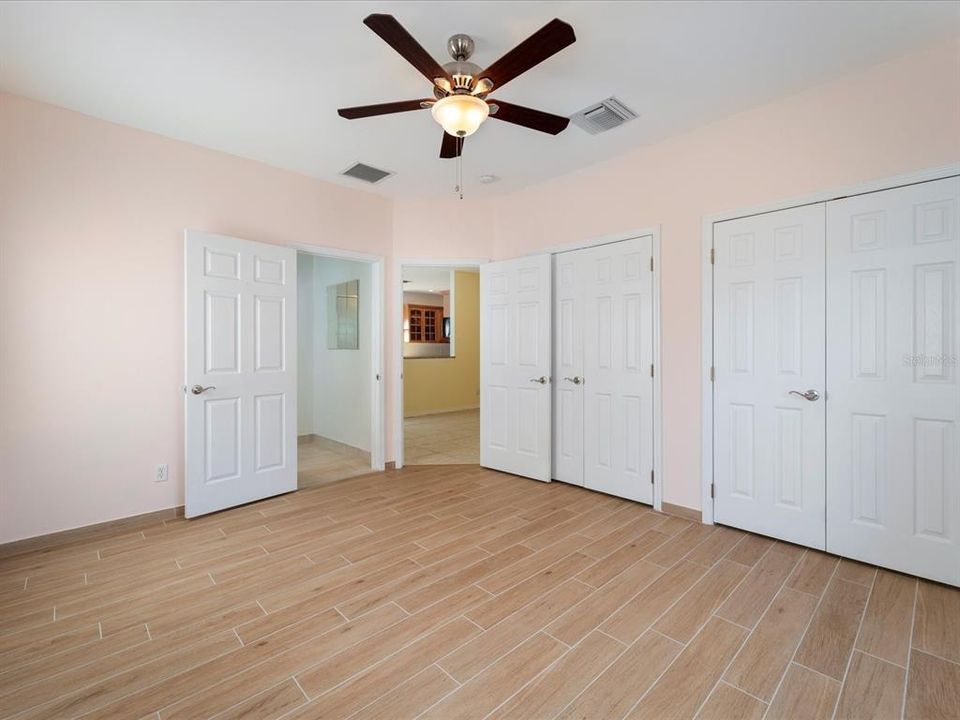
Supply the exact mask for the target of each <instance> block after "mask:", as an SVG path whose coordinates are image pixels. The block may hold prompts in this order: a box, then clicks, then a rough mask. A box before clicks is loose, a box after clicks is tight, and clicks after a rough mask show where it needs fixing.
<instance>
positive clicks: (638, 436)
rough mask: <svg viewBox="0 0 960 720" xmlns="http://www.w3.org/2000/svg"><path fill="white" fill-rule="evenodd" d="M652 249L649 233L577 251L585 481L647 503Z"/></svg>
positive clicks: (650, 434)
mask: <svg viewBox="0 0 960 720" xmlns="http://www.w3.org/2000/svg"><path fill="white" fill-rule="evenodd" d="M652 253H653V238H652V237H650V236H646V237H641V238H634V239H632V240H624V241H622V242H617V243H611V244H609V245H599V246H597V247H593V248H587V249H584V250H579V251H577V252H576V253H575V254H576V256H577V257H576V263H577V266H578V267H577V279H576V282H577V286H578V288H579V292H580V297H581V304H582V307H583V310H582V314H581V316H580V318H581V322H582V336H583V384H582V385H581V386H580V387H579V389H580V391H581V392H582V394H583V405H584V413H583V455H584V475H583V485H584V487H587V488H590V489H591V490H598V491H600V492H604V493H609V494H611V495H617V496H619V497H623V498H628V499H630V500H637V501H640V502H644V503H653V484H652V476H651V471H652V470H653V377H652V374H651V368H652V366H653V273H652V271H651V270H650V258H651V257H652ZM571 254H574V253H571Z"/></svg>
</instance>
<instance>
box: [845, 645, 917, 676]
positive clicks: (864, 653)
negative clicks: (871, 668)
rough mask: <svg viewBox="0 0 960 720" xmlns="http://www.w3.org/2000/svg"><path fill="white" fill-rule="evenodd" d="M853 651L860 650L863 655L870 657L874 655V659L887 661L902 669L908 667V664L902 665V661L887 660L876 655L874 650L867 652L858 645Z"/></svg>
mask: <svg viewBox="0 0 960 720" xmlns="http://www.w3.org/2000/svg"><path fill="white" fill-rule="evenodd" d="M853 651H854V652H858V653H860V654H861V655H866V656H868V657H872V658H873V659H874V660H879V661H880V662H883V663H886V664H887V665H892V666H893V667H897V668H900V669H901V670H906V669H907V666H906V665H901V664H900V663H895V662H893V661H892V660H887V659H886V658H882V657H880V656H879V655H874V654H873V653H872V652H867V651H866V650H861V649H860V648H858V647H856V646H854V648H853Z"/></svg>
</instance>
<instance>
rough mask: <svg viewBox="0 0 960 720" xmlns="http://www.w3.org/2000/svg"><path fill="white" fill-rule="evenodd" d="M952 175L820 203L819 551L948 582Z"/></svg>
mask: <svg viewBox="0 0 960 720" xmlns="http://www.w3.org/2000/svg"><path fill="white" fill-rule="evenodd" d="M958 205H960V178H956V177H954V178H948V179H946V180H938V181H935V182H927V183H920V184H917V185H909V186H906V187H902V188H896V189H893V190H886V191H883V192H876V193H869V194H866V195H859V196H855V197H850V198H846V199H843V200H837V201H834V202H830V203H828V205H827V237H828V251H827V270H826V272H827V300H828V307H829V313H828V315H827V368H828V370H827V389H828V392H829V401H828V403H827V407H828V411H827V427H828V428H829V435H828V438H829V439H828V442H827V463H828V464H827V549H828V550H830V551H831V552H835V553H837V554H840V555H844V556H847V557H853V558H857V559H859V560H864V561H867V562H870V563H876V564H879V565H884V566H886V567H891V568H894V569H897V570H903V571H906V572H910V573H913V574H915V575H920V576H922V577H927V578H932V579H934V580H940V581H943V582H948V583H952V584H954V585H957V584H960V464H958V455H960V434H958V425H960V377H958V376H960V367H958V360H960V358H958V352H960V349H958V334H960V287H958V280H960V277H958V267H960V228H958Z"/></svg>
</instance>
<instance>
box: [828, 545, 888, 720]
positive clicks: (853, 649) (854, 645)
mask: <svg viewBox="0 0 960 720" xmlns="http://www.w3.org/2000/svg"><path fill="white" fill-rule="evenodd" d="M842 562H843V561H842V560H841V563H842ZM876 582H877V571H876V568H874V572H873V582H871V583H870V589H869V591H868V592H867V599H866V600H865V601H864V603H863V610H862V611H861V612H860V622H859V623H857V633H856V635H854V636H853V642H852V643H851V644H850V654H849V655H848V656H847V664H846V666H845V667H844V669H843V679H842V680H840V692H838V693H837V699H836V701H835V702H834V704H833V712H832V713H831V715H830V719H831V720H835V718H836V717H837V711H838V710H839V709H840V700H841V699H842V698H843V691H844V690H845V689H846V686H847V676H848V675H849V674H850V665H851V664H853V656H854V654H855V653H856V652H857V641H858V640H859V639H860V633H861V632H863V621H864V620H865V619H866V617H867V609H868V608H869V607H870V599H871V598H872V597H873V588H874V586H875V585H876ZM824 592H826V590H824ZM904 690H906V677H904Z"/></svg>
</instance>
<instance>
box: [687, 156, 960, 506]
mask: <svg viewBox="0 0 960 720" xmlns="http://www.w3.org/2000/svg"><path fill="white" fill-rule="evenodd" d="M955 175H960V163H952V164H949V165H940V166H937V167H933V168H927V169H925V170H918V171H916V172H910V173H903V174H900V175H893V176H889V177H886V178H883V179H880V180H869V181H866V182H862V183H856V184H853V185H844V186H841V187H837V188H834V189H832V190H823V191H820V192H816V193H812V194H809V195H803V196H799V197H793V198H787V199H784V200H777V201H773V202H769V203H764V204H762V205H753V206H749V207H745V208H741V209H739V210H729V211H726V212H719V213H711V214H708V215H704V216H703V217H702V221H701V227H702V231H701V242H700V250H701V253H700V262H701V265H700V269H701V274H700V277H701V279H702V283H701V301H700V370H701V373H702V374H701V376H700V377H701V378H702V380H701V397H700V413H701V417H700V478H701V484H700V492H701V495H700V497H701V500H700V503H701V517H702V522H703V523H704V524H706V525H713V524H714V520H713V518H714V503H715V502H716V501H715V499H714V498H712V497H710V486H711V485H712V484H713V460H714V457H713V456H714V452H713V424H714V423H713V413H714V407H713V383H712V382H711V380H710V368H711V367H712V366H713V335H714V327H713V264H712V263H711V262H710V251H711V250H712V249H713V247H714V246H713V226H714V225H715V224H716V223H719V222H724V221H726V220H737V219H739V218H745V217H750V216H752V215H763V214H765V213H771V212H778V211H780V210H789V209H791V208H796V207H801V206H803V205H814V204H817V203H826V202H829V201H831V200H840V199H842V198H845V197H850V196H852V195H866V194H868V193H872V192H880V191H883V190H892V189H894V188H898V187H903V186H905V185H916V184H918V183H923V182H930V181H932V180H942V179H944V178H948V177H953V176H955Z"/></svg>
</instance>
